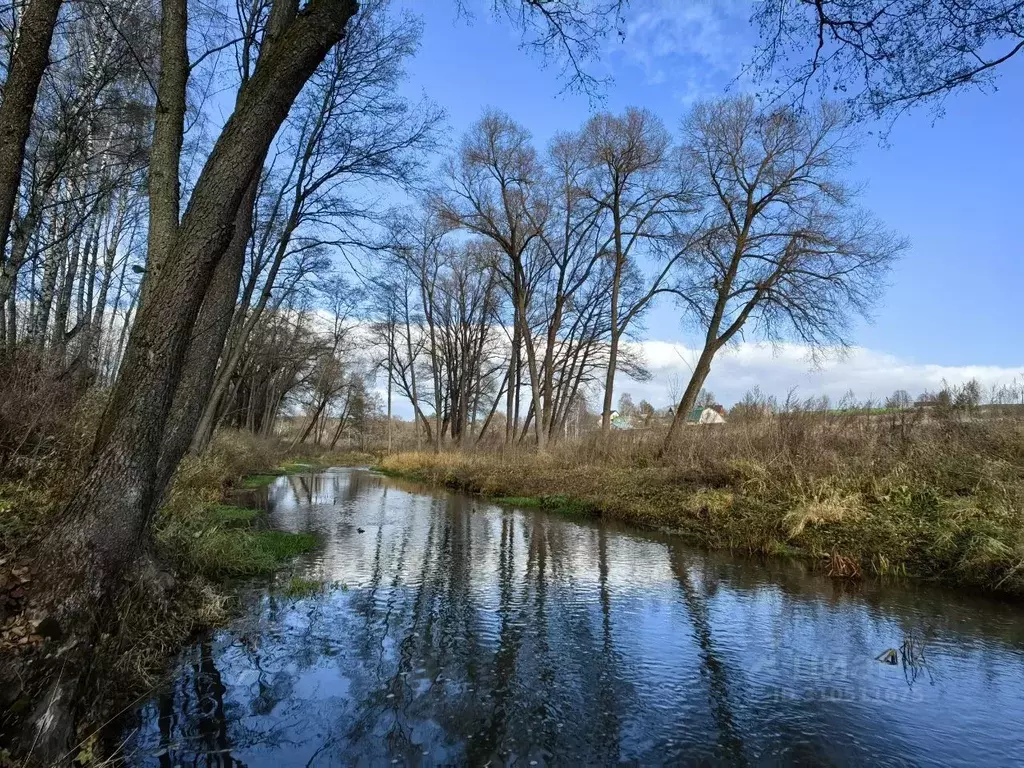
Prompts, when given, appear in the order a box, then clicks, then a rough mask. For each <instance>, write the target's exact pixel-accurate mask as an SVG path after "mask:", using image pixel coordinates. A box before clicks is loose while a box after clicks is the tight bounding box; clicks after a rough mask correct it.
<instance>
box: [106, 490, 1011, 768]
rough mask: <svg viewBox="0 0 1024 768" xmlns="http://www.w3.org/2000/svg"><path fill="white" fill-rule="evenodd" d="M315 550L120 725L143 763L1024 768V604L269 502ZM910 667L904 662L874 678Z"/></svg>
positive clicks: (526, 518) (401, 513)
mask: <svg viewBox="0 0 1024 768" xmlns="http://www.w3.org/2000/svg"><path fill="white" fill-rule="evenodd" d="M265 501H266V505H267V509H268V512H269V519H270V521H271V524H273V525H275V526H277V527H280V528H283V529H286V530H291V531H315V532H317V533H319V534H320V535H321V536H322V539H323V545H322V547H321V548H320V549H319V551H317V552H316V553H314V554H312V555H310V556H308V557H306V558H305V559H303V560H301V561H299V562H298V563H297V564H296V566H295V569H294V573H296V574H299V575H301V576H304V577H308V578H313V579H319V580H323V581H327V582H332V583H334V586H333V587H332V588H330V589H328V590H326V591H325V592H324V593H323V594H319V595H316V596H312V597H305V598H294V597H288V596H286V594H285V592H284V590H283V585H284V584H285V583H286V582H287V580H288V575H284V576H279V577H278V578H277V580H276V583H269V584H256V585H250V586H248V587H246V588H245V589H244V591H243V595H242V600H243V601H244V605H245V611H244V616H243V617H242V618H241V619H240V620H238V621H237V622H236V623H235V624H233V625H232V626H231V627H230V628H228V629H225V630H223V631H219V632H216V633H214V634H212V635H208V636H205V637H203V638H200V639H199V641H198V642H197V643H196V644H195V645H194V646H193V647H191V648H189V649H187V651H186V652H185V653H184V654H183V655H182V656H181V658H180V661H179V663H178V665H177V666H176V671H175V673H174V676H173V679H172V681H171V682H170V684H169V685H168V686H167V687H166V688H165V689H164V690H162V691H161V692H160V693H159V695H157V696H155V697H154V698H153V699H152V700H150V701H148V702H146V703H145V704H144V705H143V706H142V707H141V708H140V709H139V710H138V711H137V712H135V713H134V715H133V716H132V717H131V719H130V722H129V723H128V724H127V725H126V727H125V730H124V733H123V735H122V739H123V740H124V746H123V750H124V755H125V756H126V757H127V759H128V762H129V763H130V764H134V765H153V766H179V765H181V766H186V765H187V766H196V765H198V766H243V765H244V766H272V767H273V768H285V767H286V766H306V765H313V766H319V765H324V766H332V765H392V764H399V765H438V764H448V765H451V764H472V765H486V764H488V763H489V764H490V765H492V766H495V765H524V766H530V765H545V764H561V765H581V764H589V765H607V764H614V763H626V764H641V765H657V764H669V765H679V764H684V765H686V764H708V765H720V764H726V765H745V764H750V765H778V764H782V765H790V764H804V765H971V766H976V765H982V766H996V765H1014V764H1017V765H1019V764H1022V763H1024V607H1019V606H1016V605H1014V604H1013V603H1008V602H1000V601H996V600H992V599H988V598H985V597H978V596H976V595H970V594H964V593H959V592H953V591H945V590H939V589H932V588H926V587H922V586H908V585H905V584H904V585H902V586H892V585H890V586H884V585H877V584H864V585H854V586H850V585H844V584H841V583H836V582H831V581H829V580H828V579H824V578H821V577H819V576H815V575H812V574H809V573H807V572H806V571H805V570H804V569H803V568H801V567H800V566H799V565H797V564H793V563H767V564H766V563H762V562H755V561H750V560H744V559H739V558H731V557H728V556H722V555H714V554H707V553H703V552H700V551H697V550H694V549H692V548H691V547H689V546H687V545H686V544H684V543H683V542H681V541H679V540H678V539H675V538H673V537H671V536H667V535H659V534H655V533H647V532H639V531H635V530H631V529H628V528H624V527H620V526H616V525H614V524H609V523H603V522H596V521H580V520H572V519H568V518H565V517H559V516H554V515H551V514H547V513H544V512H538V511H524V510H518V509H511V508H504V507H498V506H495V505H493V504H489V503H487V502H486V501H483V500H480V499H475V498H470V497H467V496H460V495H456V494H449V493H442V492H435V491H431V490H428V489H423V488H420V487H417V486H412V485H409V484H406V483H403V482H400V481H395V480H391V479H387V478H384V477H380V476H378V475H375V474H372V473H370V472H368V471H365V470H337V471H331V472H325V473H321V474H316V475H312V476H304V477H303V476H293V477H286V478H285V477H283V478H280V479H278V480H277V481H276V482H275V484H274V485H272V486H271V487H270V488H269V490H268V492H267V498H266V500H265ZM889 648H895V649H900V650H899V652H898V654H897V663H896V664H894V665H893V664H887V663H883V662H881V661H878V660H877V657H878V656H879V654H881V653H883V652H884V651H886V650H887V649H889Z"/></svg>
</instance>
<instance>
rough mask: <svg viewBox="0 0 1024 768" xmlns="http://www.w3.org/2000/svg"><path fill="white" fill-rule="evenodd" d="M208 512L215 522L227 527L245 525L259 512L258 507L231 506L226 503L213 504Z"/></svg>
mask: <svg viewBox="0 0 1024 768" xmlns="http://www.w3.org/2000/svg"><path fill="white" fill-rule="evenodd" d="M210 513H211V515H212V516H213V519H214V521H215V522H217V523H220V524H221V525H224V526H228V527H246V526H248V525H250V524H251V523H252V522H253V520H255V519H256V517H257V516H258V515H259V514H260V510H258V509H250V508H248V507H232V506H228V505H226V504H213V505H212V506H211V507H210Z"/></svg>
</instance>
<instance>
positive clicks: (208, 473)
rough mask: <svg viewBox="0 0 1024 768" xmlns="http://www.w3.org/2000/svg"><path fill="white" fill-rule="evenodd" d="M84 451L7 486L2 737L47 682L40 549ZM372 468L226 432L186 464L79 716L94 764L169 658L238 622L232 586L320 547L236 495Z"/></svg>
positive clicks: (65, 451) (1, 518) (2, 538)
mask: <svg viewBox="0 0 1024 768" xmlns="http://www.w3.org/2000/svg"><path fill="white" fill-rule="evenodd" d="M83 446H84V443H83ZM84 451H85V449H84V447H83V449H82V453H81V454H79V453H78V452H77V451H76V444H75V443H74V442H73V441H65V442H64V443H63V444H62V446H61V450H60V452H59V453H54V454H53V455H52V456H51V457H50V460H49V461H47V462H40V463H39V464H38V465H36V466H31V467H29V471H26V472H23V473H21V474H20V475H19V476H17V477H16V478H15V477H11V478H4V479H3V480H6V482H3V480H0V659H2V660H3V663H0V689H2V690H0V712H3V717H0V731H4V730H6V731H8V732H9V733H13V732H16V730H17V721H18V718H19V717H20V716H21V715H23V714H25V712H24V708H25V707H26V706H27V705H28V702H30V701H31V700H32V698H33V695H34V693H35V692H36V691H35V687H36V686H37V685H39V684H41V683H42V682H43V681H38V680H33V679H32V676H31V669H32V668H33V662H32V659H33V657H34V654H36V651H37V650H38V649H40V648H41V647H42V638H41V637H40V636H39V635H38V634H37V633H36V631H35V630H36V626H35V624H36V622H35V621H34V620H33V616H32V586H33V583H34V580H35V575H34V574H33V572H32V551H33V549H34V547H35V545H36V543H37V542H38V541H40V540H41V539H42V537H43V536H44V535H45V532H46V530H47V528H48V526H49V524H50V521H51V520H52V518H53V515H55V514H56V513H57V512H58V511H59V510H60V508H61V507H62V506H63V504H64V503H66V501H67V499H66V497H65V494H66V492H67V489H68V488H69V487H73V481H74V479H75V476H76V473H77V472H78V471H79V469H80V467H81V464H79V463H76V460H77V459H80V458H81V456H84V455H85V452H84ZM369 460H370V459H369V457H367V456H346V455H326V454H318V453H315V452H307V453H302V452H297V451H295V450H293V449H291V448H290V447H289V446H288V445H287V444H285V443H282V442H278V441H269V440H262V439H257V438H254V437H252V436H249V435H246V434H242V433H224V434H221V435H218V437H217V439H216V441H215V442H214V445H213V446H212V447H211V449H210V450H209V451H208V452H207V453H206V454H205V455H204V456H202V457H199V458H190V459H186V460H185V461H184V462H183V464H182V466H181V467H180V468H179V471H178V472H177V474H176V475H175V478H174V480H173V482H172V486H171V488H170V489H169V491H168V494H167V496H166V499H165V502H164V504H163V505H162V507H161V509H160V510H159V513H158V515H159V516H158V519H157V521H156V524H155V528H156V536H155V551H153V552H152V553H150V557H149V558H147V559H146V560H145V561H144V562H142V563H140V564H139V566H138V568H137V569H136V571H135V572H133V573H131V574H128V575H127V577H126V582H127V584H126V588H125V589H124V590H123V591H122V592H121V595H122V596H121V602H120V603H119V604H118V605H117V606H116V609H115V611H114V612H113V615H114V617H115V619H116V622H117V624H116V625H115V626H112V627H110V631H109V632H107V633H105V634H104V636H103V638H102V640H101V645H100V647H97V649H96V652H95V654H94V657H93V658H94V666H93V669H92V670H91V675H90V680H91V683H90V685H89V686H88V688H87V690H86V691H85V692H84V694H85V696H86V698H85V699H83V702H82V704H81V708H80V719H79V725H80V729H81V730H80V736H81V738H82V748H83V754H84V755H85V756H89V755H90V754H91V753H90V750H91V749H92V747H93V746H95V744H96V743H97V742H96V739H97V738H98V733H97V729H98V727H99V726H101V725H102V724H103V723H104V722H106V721H107V720H108V719H109V718H111V717H112V716H113V715H114V714H115V713H116V712H117V710H118V709H119V708H120V706H122V705H123V704H124V703H126V701H129V700H131V698H133V697H134V696H137V695H144V694H145V693H146V692H147V691H148V690H149V689H150V688H151V687H152V686H153V685H155V684H156V683H157V681H158V679H159V676H160V675H161V674H163V672H164V670H165V669H166V665H167V660H168V658H169V657H170V656H171V655H173V654H174V653H175V652H176V651H177V650H178V649H179V648H180V647H181V646H182V644H183V643H184V642H186V641H187V639H188V638H189V637H190V636H191V635H192V634H194V633H195V632H196V631H198V630H201V629H203V628H205V627H209V626H215V625H217V624H219V623H221V622H223V621H225V620H226V619H227V618H228V617H229V616H230V615H231V612H232V601H231V588H230V586H229V585H227V584H226V583H225V579H228V578H232V577H243V576H255V575H258V574H270V573H273V572H275V571H277V570H279V569H281V568H282V567H286V565H287V563H288V562H289V561H290V560H291V559H292V558H293V557H294V556H295V555H297V554H299V553H301V552H305V551H308V550H310V549H312V548H313V547H314V546H316V543H317V542H316V539H315V537H313V536H311V535H309V534H292V533H286V532H282V531H276V530H271V529H270V528H269V527H268V526H267V524H266V520H265V517H264V514H263V512H262V511H260V510H258V509H250V508H247V507H246V506H245V505H244V500H243V501H239V500H238V498H242V499H244V495H243V496H242V497H239V496H238V492H239V491H244V490H245V489H252V488H258V487H262V486H263V485H266V484H267V483H269V482H272V481H273V480H276V479H277V478H278V477H279V476H281V475H284V474H292V473H299V472H307V471H312V470H315V469H317V468H319V467H322V466H329V465H339V464H360V463H368V462H369ZM25 670H29V674H27V675H26V674H25ZM86 762H87V761H86ZM3 764H4V763H3V750H2V749H0V765H3Z"/></svg>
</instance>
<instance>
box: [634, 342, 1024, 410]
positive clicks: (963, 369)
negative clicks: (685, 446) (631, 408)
mask: <svg viewBox="0 0 1024 768" xmlns="http://www.w3.org/2000/svg"><path fill="white" fill-rule="evenodd" d="M639 346H640V347H641V350H642V353H643V355H644V358H645V360H646V361H647V366H648V368H649V369H650V371H651V373H652V375H653V378H652V380H651V381H649V382H635V381H629V380H626V379H622V380H617V381H616V389H617V390H618V391H619V392H629V393H630V394H631V395H632V396H633V399H634V401H639V400H640V399H646V400H648V401H650V402H651V403H652V404H654V405H657V406H662V405H667V404H668V403H669V402H670V401H671V399H672V398H671V396H670V395H671V393H672V391H673V380H675V381H677V382H679V384H678V388H681V387H683V386H685V385H686V382H687V381H688V380H689V377H690V373H691V370H692V366H693V364H694V362H695V361H696V359H697V350H694V349H691V348H688V347H686V346H685V345H683V344H677V343H672V342H667V341H655V340H649V341H643V342H640V343H639ZM970 379H977V380H978V381H979V382H980V383H981V384H982V386H983V387H985V388H988V387H991V386H993V385H1000V384H1010V383H1011V382H1013V380H1014V379H1017V380H1024V366H1020V367H1002V366H994V365H961V366H952V365H936V364H931V363H915V362H910V361H907V360H901V359H900V358H898V357H896V356H895V355H890V354H886V353H883V352H877V351H874V350H871V349H866V348H864V347H854V348H853V349H851V350H849V351H848V352H847V353H846V354H845V355H842V356H840V355H836V354H833V355H831V356H830V358H827V359H825V360H824V361H822V362H820V363H819V364H815V363H814V362H813V361H812V360H811V357H810V355H809V350H808V348H807V347H803V346H800V345H798V344H780V345H777V346H775V347H773V346H772V345H769V344H758V343H753V342H745V343H742V344H739V345H737V346H735V347H732V348H728V349H725V350H722V352H721V353H719V355H718V356H716V358H715V361H714V363H713V364H712V368H711V375H710V376H709V377H708V380H707V383H706V385H705V386H706V387H707V388H708V389H710V390H711V391H713V392H714V393H715V394H716V395H717V397H718V399H719V401H721V402H722V403H724V404H727V405H729V404H732V403H734V402H736V401H737V400H739V399H740V398H742V397H743V394H744V393H745V392H747V391H748V390H749V389H751V388H752V387H754V386H758V387H760V389H761V391H762V392H764V393H765V394H769V395H775V396H776V397H779V398H785V396H786V394H787V393H788V392H789V391H790V390H791V389H793V388H794V387H795V388H797V395H798V396H799V397H800V398H801V399H802V398H806V397H811V396H817V395H827V396H828V397H829V398H830V399H832V400H833V401H835V400H838V399H840V398H842V397H843V395H844V394H846V393H847V392H848V391H852V392H853V393H854V394H855V395H856V396H857V398H859V399H860V400H867V399H873V400H881V399H884V398H885V397H887V396H888V395H890V394H892V393H893V392H894V391H895V390H897V389H905V390H907V391H908V392H910V393H911V395H912V396H916V395H918V394H920V393H921V392H925V391H935V390H937V389H940V388H941V387H942V384H943V381H944V380H945V381H948V382H949V383H951V384H960V383H963V382H965V381H968V380H970Z"/></svg>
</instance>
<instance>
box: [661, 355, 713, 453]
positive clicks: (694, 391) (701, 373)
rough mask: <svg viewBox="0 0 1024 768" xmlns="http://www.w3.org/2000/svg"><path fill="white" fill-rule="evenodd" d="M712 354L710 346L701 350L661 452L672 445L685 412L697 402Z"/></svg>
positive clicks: (708, 370)
mask: <svg viewBox="0 0 1024 768" xmlns="http://www.w3.org/2000/svg"><path fill="white" fill-rule="evenodd" d="M714 356H715V349H714V348H713V347H710V346H705V347H704V351H703V352H701V355H700V358H699V359H698V360H697V366H696V367H695V368H694V369H693V375H692V376H691V377H690V383H689V384H687V385H686V391H685V392H683V397H682V398H681V399H680V400H679V404H678V405H677V406H676V410H675V413H674V414H673V415H672V424H671V425H670V426H669V428H668V434H667V435H665V442H664V443H662V446H661V452H662V453H664V452H665V451H667V450H668V449H669V448H671V447H672V443H673V442H674V441H675V439H676V435H677V434H678V432H679V428H680V427H681V426H682V424H683V423H684V422H685V421H686V414H688V413H689V412H690V410H691V409H692V408H693V406H694V404H695V403H696V402H697V395H699V394H700V388H701V387H703V386H704V382H705V381H707V378H708V374H709V373H711V360H712V359H713V358H714Z"/></svg>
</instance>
